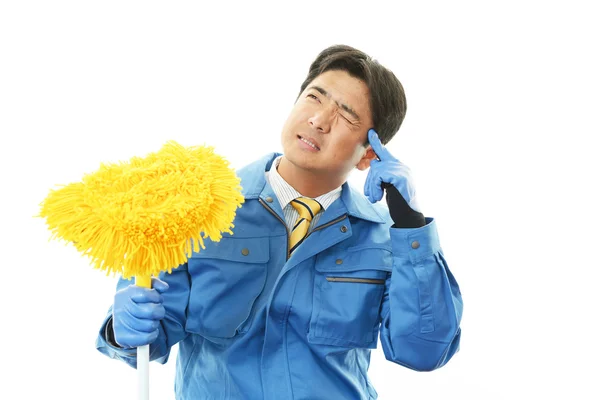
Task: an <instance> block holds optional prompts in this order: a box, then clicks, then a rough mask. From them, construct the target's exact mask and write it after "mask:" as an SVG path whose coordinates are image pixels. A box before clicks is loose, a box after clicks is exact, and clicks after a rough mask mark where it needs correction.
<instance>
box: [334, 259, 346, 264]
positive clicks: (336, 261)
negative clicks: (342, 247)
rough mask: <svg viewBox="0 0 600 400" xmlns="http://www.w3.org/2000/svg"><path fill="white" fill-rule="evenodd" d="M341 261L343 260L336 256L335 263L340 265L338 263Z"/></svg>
mask: <svg viewBox="0 0 600 400" xmlns="http://www.w3.org/2000/svg"><path fill="white" fill-rule="evenodd" d="M343 262H344V261H342V259H341V258H338V259H337V260H335V263H336V264H337V265H340V264H341V263H343Z"/></svg>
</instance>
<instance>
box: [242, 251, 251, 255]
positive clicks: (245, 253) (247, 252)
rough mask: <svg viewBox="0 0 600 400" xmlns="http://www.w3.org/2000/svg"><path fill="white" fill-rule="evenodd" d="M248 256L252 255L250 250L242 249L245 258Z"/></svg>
mask: <svg viewBox="0 0 600 400" xmlns="http://www.w3.org/2000/svg"><path fill="white" fill-rule="evenodd" d="M248 254H250V250H248V249H242V255H243V256H247V255H248Z"/></svg>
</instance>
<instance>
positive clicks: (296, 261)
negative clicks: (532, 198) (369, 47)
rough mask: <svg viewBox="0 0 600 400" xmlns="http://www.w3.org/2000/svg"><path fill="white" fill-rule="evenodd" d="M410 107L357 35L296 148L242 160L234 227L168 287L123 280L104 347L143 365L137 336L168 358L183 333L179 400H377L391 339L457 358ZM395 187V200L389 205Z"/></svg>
mask: <svg viewBox="0 0 600 400" xmlns="http://www.w3.org/2000/svg"><path fill="white" fill-rule="evenodd" d="M405 111H406V102H405V97H404V91H403V89H402V86H401V84H400V82H399V81H398V80H397V79H396V77H395V76H394V75H393V73H391V72H390V71H388V70H387V69H385V68H384V67H383V66H381V65H380V64H379V63H377V62H376V61H374V60H372V59H371V58H370V57H368V56H367V55H366V54H364V53H363V52H361V51H359V50H356V49H353V48H351V47H348V46H333V47H330V48H327V49H325V50H324V51H323V52H321V54H319V55H318V57H317V58H316V60H315V61H314V62H313V63H312V65H311V67H310V70H309V74H308V76H307V78H306V80H305V82H304V83H303V84H302V86H301V90H300V95H299V96H298V99H297V101H296V104H295V105H294V107H293V109H292V111H291V113H290V115H289V117H288V119H287V121H286V123H285V125H284V127H283V131H282V135H281V141H282V146H283V155H280V154H276V153H272V154H268V155H267V156H265V157H263V158H262V159H260V160H258V161H256V162H255V163H253V164H250V165H249V166H247V167H245V168H243V169H241V170H240V171H238V175H239V176H240V177H241V179H242V187H243V193H244V196H245V203H244V204H243V207H242V208H241V209H239V210H238V212H237V215H236V218H235V221H234V224H235V228H234V229H233V235H226V236H224V237H223V239H222V240H221V241H220V242H218V243H207V246H206V249H205V250H202V251H200V252H199V253H194V254H193V255H192V256H191V257H190V258H189V260H188V262H187V263H186V264H185V265H182V266H180V267H179V268H177V269H176V270H174V271H173V273H172V274H161V275H160V277H159V279H157V278H153V289H145V288H140V287H136V286H133V285H131V283H132V282H131V281H126V280H121V281H120V282H119V284H118V291H117V293H116V294H115V298H114V304H113V307H112V308H111V310H110V311H109V313H108V316H107V318H106V321H105V323H104V324H103V326H102V328H101V330H100V335H99V338H98V342H97V347H98V349H99V350H100V351H101V352H102V353H104V354H106V355H108V356H110V357H113V358H119V359H121V360H123V361H125V362H127V363H128V364H130V365H132V366H135V363H136V359H135V357H136V352H135V350H136V349H135V347H136V346H141V345H145V344H150V358H151V360H157V361H159V362H161V363H164V362H166V361H167V358H168V356H169V351H170V348H171V346H173V345H174V344H176V343H178V344H179V354H178V359H177V375H176V382H175V391H176V395H177V398H178V399H274V400H281V399H311V400H315V399H375V398H377V393H376V391H375V389H374V388H373V387H372V385H371V383H370V381H369V379H368V377H367V370H368V367H369V360H370V352H371V349H374V348H376V345H377V339H378V336H380V338H381V344H382V346H383V350H384V353H385V356H386V358H387V359H388V360H390V361H393V362H395V363H397V364H400V365H403V366H405V367H408V368H411V369H415V370H420V371H429V370H433V369H435V368H439V367H441V366H443V365H444V364H445V363H446V362H447V361H448V360H449V359H450V358H451V357H452V356H453V354H454V353H455V352H456V351H457V350H458V347H459V341H460V327H459V325H460V320H461V315H462V298H461V294H460V290H459V287H458V285H457V283H456V281H455V279H454V277H453V276H452V274H451V273H450V270H449V269H448V266H447V264H446V261H445V258H444V255H443V252H442V250H441V248H440V244H439V240H438V236H437V229H436V225H435V221H434V220H433V218H425V217H424V216H423V214H422V213H421V212H420V211H419V207H418V205H417V202H416V199H415V191H414V185H413V183H412V180H411V178H410V170H409V169H408V168H407V167H406V166H405V165H404V164H402V163H401V162H400V161H398V160H397V159H396V158H394V157H393V156H392V155H391V154H390V153H389V152H388V150H387V149H386V148H384V147H383V144H382V142H383V143H387V142H388V141H389V140H390V139H391V138H392V137H393V136H394V134H395V133H396V131H397V130H398V129H399V127H400V124H401V122H402V120H403V118H404V115H405ZM377 132H378V133H379V137H378V134H377ZM354 168H358V169H359V170H365V169H367V168H370V170H369V174H368V176H367V179H366V184H365V188H364V195H363V194H362V193H359V192H357V191H355V190H354V189H351V188H350V187H349V186H348V184H347V183H346V179H347V176H348V174H349V173H350V172H351V171H352V170H353V169H354ZM384 190H385V192H386V203H387V205H388V207H385V206H384V205H381V204H374V203H377V202H378V201H379V200H381V199H382V197H383V195H384ZM365 196H366V197H365Z"/></svg>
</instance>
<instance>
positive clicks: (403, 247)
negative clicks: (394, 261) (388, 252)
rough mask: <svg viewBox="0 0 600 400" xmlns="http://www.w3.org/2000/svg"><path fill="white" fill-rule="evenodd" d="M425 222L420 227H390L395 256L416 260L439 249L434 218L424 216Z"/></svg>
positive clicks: (428, 255)
mask: <svg viewBox="0 0 600 400" xmlns="http://www.w3.org/2000/svg"><path fill="white" fill-rule="evenodd" d="M425 222H426V225H425V226H422V227H420V228H390V236H391V239H392V253H393V254H394V256H395V257H405V258H409V259H410V260H411V261H412V262H416V261H418V260H421V259H423V258H427V257H430V256H431V255H433V254H435V253H437V252H439V251H440V250H441V247H440V240H439V237H438V232H437V226H436V223H435V219H433V218H429V217H426V218H425Z"/></svg>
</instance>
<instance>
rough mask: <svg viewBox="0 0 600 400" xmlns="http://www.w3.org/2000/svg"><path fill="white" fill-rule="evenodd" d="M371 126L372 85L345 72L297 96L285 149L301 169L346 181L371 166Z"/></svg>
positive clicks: (328, 74) (317, 80)
mask: <svg viewBox="0 0 600 400" xmlns="http://www.w3.org/2000/svg"><path fill="white" fill-rule="evenodd" d="M372 126H373V120H372V118H371V109H370V105H369V89H368V87H367V85H366V84H365V83H364V82H363V81H361V80H360V79H357V78H354V77H352V76H350V75H349V74H348V73H347V72H346V71H327V72H324V73H323V74H321V75H319V76H317V77H316V78H315V79H314V80H313V81H312V82H311V83H309V84H308V86H307V87H306V89H305V90H304V91H303V92H302V94H300V97H298V100H297V101H296V104H295V105H294V108H293V109H292V111H291V112H290V115H289V116H288V119H287V121H286V122H285V125H284V126H283V132H282V134H281V144H282V146H283V152H284V154H285V157H286V158H287V159H288V160H289V161H290V163H291V164H292V165H294V166H295V167H296V168H300V169H303V170H308V171H311V172H316V173H327V174H333V175H337V176H340V177H345V176H346V175H347V174H348V173H349V172H350V171H351V170H352V169H353V168H354V167H358V168H359V169H361V170H362V169H365V168H366V167H368V165H369V164H368V160H367V161H366V162H365V161H364V159H363V158H364V156H365V154H366V152H367V148H365V147H364V146H363V144H364V143H365V142H366V140H367V131H368V130H369V128H371V127H372ZM306 141H308V142H310V143H312V146H311V145H310V144H308V143H306Z"/></svg>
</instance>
